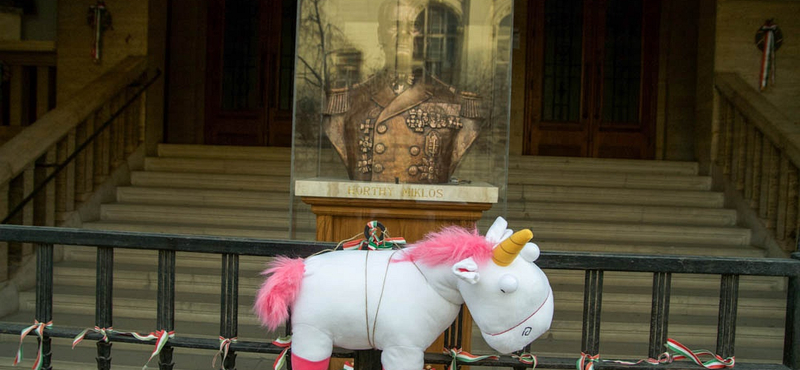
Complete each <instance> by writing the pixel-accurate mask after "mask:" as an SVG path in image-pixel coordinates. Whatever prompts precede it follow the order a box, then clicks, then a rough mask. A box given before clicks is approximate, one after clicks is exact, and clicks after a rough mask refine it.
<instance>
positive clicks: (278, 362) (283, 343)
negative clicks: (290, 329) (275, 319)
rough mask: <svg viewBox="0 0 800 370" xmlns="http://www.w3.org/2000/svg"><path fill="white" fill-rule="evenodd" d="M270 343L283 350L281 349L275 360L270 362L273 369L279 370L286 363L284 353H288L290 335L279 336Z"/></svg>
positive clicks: (290, 341)
mask: <svg viewBox="0 0 800 370" xmlns="http://www.w3.org/2000/svg"><path fill="white" fill-rule="evenodd" d="M272 344H274V345H276V346H278V347H281V348H283V351H281V353H280V354H279V355H278V358H276V359H275V362H274V363H273V364H272V369H273V370H280V369H282V368H283V367H284V366H285V365H286V355H287V354H288V353H289V348H291V347H292V336H291V335H287V336H285V337H280V338H278V339H275V340H274V341H272Z"/></svg>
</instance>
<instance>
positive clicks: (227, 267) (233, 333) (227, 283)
mask: <svg viewBox="0 0 800 370" xmlns="http://www.w3.org/2000/svg"><path fill="white" fill-rule="evenodd" d="M220 292H221V293H220V324H219V336H220V340H225V339H231V340H232V339H235V338H236V337H237V336H238V335H239V334H238V333H239V255H236V254H228V253H226V254H223V255H222V287H221V290H220ZM222 368H223V369H225V370H234V369H236V353H235V352H234V351H232V350H231V351H228V354H227V356H226V357H224V358H223V359H222Z"/></svg>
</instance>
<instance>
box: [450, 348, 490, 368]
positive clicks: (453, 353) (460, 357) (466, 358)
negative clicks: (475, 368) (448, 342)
mask: <svg viewBox="0 0 800 370" xmlns="http://www.w3.org/2000/svg"><path fill="white" fill-rule="evenodd" d="M444 353H445V354H448V355H450V357H452V361H450V367H449V370H456V365H458V361H461V362H466V363H473V362H478V361H481V360H497V359H499V358H500V357H498V356H495V355H483V356H476V355H473V354H471V353H469V352H467V351H464V350H462V349H461V348H449V349H445V350H444Z"/></svg>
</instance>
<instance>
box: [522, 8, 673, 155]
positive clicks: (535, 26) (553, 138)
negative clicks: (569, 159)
mask: <svg viewBox="0 0 800 370" xmlns="http://www.w3.org/2000/svg"><path fill="white" fill-rule="evenodd" d="M529 4H530V9H529V18H528V19H529V20H531V21H532V24H531V25H529V31H530V33H529V34H528V36H529V37H530V39H531V40H532V41H533V42H532V44H533V47H531V48H529V50H528V56H527V59H528V67H527V70H528V71H529V73H528V76H527V80H528V83H529V84H530V85H529V89H528V97H526V101H527V103H528V104H527V105H526V107H527V109H526V122H525V137H526V138H527V141H526V142H525V145H524V148H523V150H524V152H525V153H526V154H532V155H558V156H592V157H618V158H650V157H652V155H653V140H652V139H651V135H652V132H653V129H652V126H653V124H654V121H655V120H654V111H655V91H656V90H655V89H656V85H655V82H656V77H657V76H656V73H657V70H658V68H657V66H656V63H655V62H656V61H657V58H656V52H657V50H658V49H657V48H658V46H657V42H654V41H657V40H658V34H657V32H658V9H659V5H658V2H657V1H646V0H568V1H563V0H562V1H559V0H547V1H540V2H532V3H529Z"/></svg>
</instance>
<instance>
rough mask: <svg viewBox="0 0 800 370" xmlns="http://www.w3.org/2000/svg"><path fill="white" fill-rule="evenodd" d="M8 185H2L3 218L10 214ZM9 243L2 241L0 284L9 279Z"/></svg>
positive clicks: (0, 205) (1, 204) (0, 248)
mask: <svg viewBox="0 0 800 370" xmlns="http://www.w3.org/2000/svg"><path fill="white" fill-rule="evenodd" d="M8 211H9V207H8V183H5V184H0V216H2V217H3V218H5V217H6V215H7V214H8ZM8 249H9V248H8V242H5V241H0V282H3V281H6V280H8V278H9V271H8V270H9V263H10V260H9V256H8Z"/></svg>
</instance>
